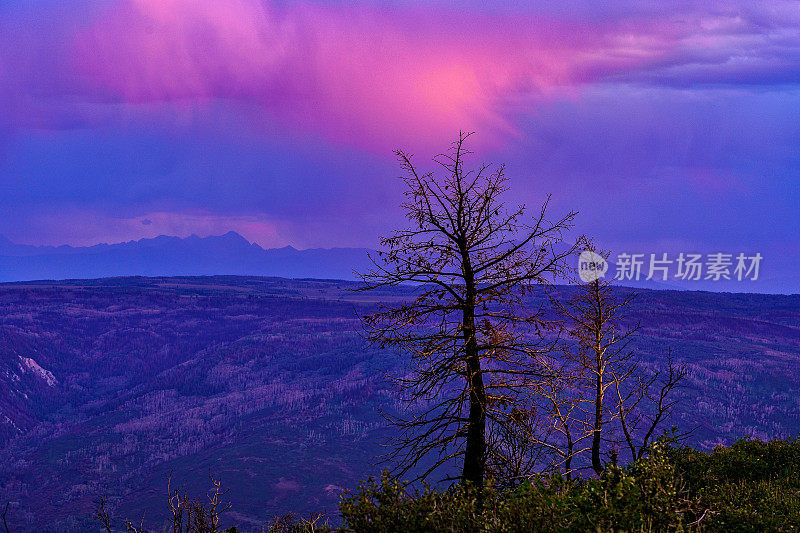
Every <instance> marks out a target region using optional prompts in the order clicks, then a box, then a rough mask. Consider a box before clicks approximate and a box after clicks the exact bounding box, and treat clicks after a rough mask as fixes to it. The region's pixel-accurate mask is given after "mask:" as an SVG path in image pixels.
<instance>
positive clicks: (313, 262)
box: [0, 231, 800, 294]
mask: <svg viewBox="0 0 800 533" xmlns="http://www.w3.org/2000/svg"><path fill="white" fill-rule="evenodd" d="M367 251H368V250H367V249H366V248H314V249H308V250H297V249H295V248H293V247H291V246H286V247H284V248H267V249H265V248H262V247H261V246H259V245H258V244H256V243H251V242H250V241H248V240H247V239H245V238H244V237H242V236H241V235H239V234H238V233H236V232H235V231H229V232H228V233H226V234H224V235H217V236H209V237H198V236H197V235H192V236H190V237H186V238H181V237H170V236H166V235H160V236H158V237H155V238H150V239H140V240H137V241H128V242H124V243H119V244H96V245H94V246H67V245H64V246H31V245H24V244H15V243H13V242H12V241H10V240H9V239H8V238H6V237H4V236H2V235H0V282H12V281H34V280H63V279H95V278H105V277H120V276H217V275H229V276H230V275H232V276H274V277H282V278H292V279H307V278H315V279H341V280H356V279H357V278H356V276H355V272H364V271H365V270H367V269H368V267H369V266H370V265H371V263H370V261H369V259H368V258H367ZM610 263H611V266H610V269H609V272H608V274H607V276H608V277H613V276H614V274H615V271H616V268H617V267H616V265H615V264H614V262H613V261H611V262H610ZM792 263H793V262H792V261H791V258H790V257H788V256H787V257H773V256H769V257H766V258H765V259H764V264H763V265H762V270H761V272H760V275H759V278H758V280H757V281H752V280H745V281H737V280H736V279H731V280H720V281H709V280H700V281H682V280H677V279H669V280H667V281H661V280H658V279H653V280H650V281H648V280H646V279H645V277H646V276H647V270H646V265H645V267H644V269H643V274H642V277H641V279H640V280H638V281H636V280H625V281H624V282H619V283H618V284H619V285H625V286H630V287H636V288H646V289H669V290H703V291H712V292H740V293H741V292H747V293H768V294H770V293H771V294H797V293H800V272H797V268H798V267H797V266H796V265H794V264H792ZM562 282H563V280H562Z"/></svg>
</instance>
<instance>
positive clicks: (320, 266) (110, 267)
mask: <svg viewBox="0 0 800 533" xmlns="http://www.w3.org/2000/svg"><path fill="white" fill-rule="evenodd" d="M368 265H369V259H368V258H367V250H366V249H365V248H330V249H323V248H317V249H309V250H297V249H295V248H292V247H291V246H286V247H285V248H275V249H264V248H262V247H261V246H259V245H258V244H255V243H251V242H249V241H248V240H247V239H245V238H244V237H242V236H241V235H239V234H238V233H236V232H234V231H230V232H228V233H226V234H224V235H219V236H211V237H198V236H197V235H192V236H191V237H186V238H180V237H168V236H166V235H161V236H159V237H155V238H152V239H141V240H138V241H129V242H124V243H119V244H97V245H94V246H80V247H73V246H30V245H23V244H15V243H13V242H11V241H10V240H8V239H7V238H6V237H4V236H2V235H0V282H5V281H29V280H59V279H86V278H103V277H115V276H202V275H215V274H229V275H243V276H279V277H286V278H318V279H344V280H353V279H356V278H355V275H354V271H363V270H364V269H366V268H367V266H368Z"/></svg>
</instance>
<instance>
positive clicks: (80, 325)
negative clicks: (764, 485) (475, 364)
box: [0, 277, 800, 531]
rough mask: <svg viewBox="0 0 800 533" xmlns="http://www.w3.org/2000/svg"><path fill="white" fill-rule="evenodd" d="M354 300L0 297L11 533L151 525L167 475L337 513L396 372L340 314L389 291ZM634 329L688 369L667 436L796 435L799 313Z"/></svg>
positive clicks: (695, 310)
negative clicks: (96, 518) (96, 513)
mask: <svg viewBox="0 0 800 533" xmlns="http://www.w3.org/2000/svg"><path fill="white" fill-rule="evenodd" d="M353 286H354V284H352V283H349V282H337V281H314V280H300V281H295V280H286V279H279V278H255V277H195V278H192V277H184V278H115V279H103V280H89V281H72V282H58V283H53V282H50V283H46V282H35V283H17V284H4V285H0V332H1V333H2V335H0V406H2V413H3V415H4V416H3V419H2V420H0V443H2V449H1V450H0V500H3V499H8V500H10V501H11V502H12V504H11V507H10V510H9V517H10V525H12V526H13V527H12V530H15V529H16V528H18V527H22V528H24V529H31V528H32V527H33V526H36V527H37V528H38V530H42V531H70V530H85V528H86V527H89V526H87V524H90V522H88V521H87V520H88V514H89V512H90V510H91V508H92V507H93V504H94V501H95V500H96V498H97V497H98V496H99V495H101V494H104V493H107V494H109V495H110V501H111V505H112V506H114V507H115V512H116V513H117V514H118V515H123V516H131V517H136V516H137V513H138V512H139V510H140V509H145V508H147V509H149V510H150V511H149V513H155V512H158V511H160V510H162V509H163V507H164V506H163V494H164V492H165V487H166V478H167V475H168V473H169V472H170V471H173V472H174V474H173V478H174V479H175V480H179V481H183V480H186V481H187V482H189V483H191V485H190V486H189V488H190V490H192V491H196V492H197V493H200V491H201V490H204V489H205V488H206V483H205V480H206V479H207V475H208V472H209V470H211V471H213V472H214V473H215V474H216V475H218V476H219V477H221V478H222V480H223V482H225V483H226V484H227V485H228V486H230V487H231V489H232V492H231V495H230V496H231V499H232V500H233V502H234V509H235V510H236V513H237V514H236V515H235V516H234V517H232V518H235V520H236V521H237V523H239V524H240V525H247V524H258V523H261V522H262V521H263V520H264V519H266V518H268V517H269V516H271V515H273V514H276V513H282V512H285V511H288V510H293V511H303V510H321V509H322V510H324V509H329V510H333V509H335V505H336V502H337V501H338V497H339V494H340V492H341V490H342V488H345V487H353V486H354V485H355V483H356V482H357V481H358V480H359V479H362V478H363V477H365V476H366V475H368V474H371V473H376V472H378V471H379V470H380V467H379V466H376V465H373V464H372V463H373V459H374V457H375V456H376V454H378V453H380V447H379V446H378V444H377V442H378V440H379V438H380V436H381V435H382V434H384V431H385V429H384V426H383V423H382V421H381V418H380V417H379V415H378V414H377V412H376V411H377V408H378V407H384V408H389V409H391V408H392V406H393V400H392V396H391V394H390V393H389V391H388V389H387V384H386V382H385V380H384V378H383V377H382V374H381V372H382V371H387V370H388V371H392V370H397V369H399V368H400V365H401V364H402V361H401V360H400V359H398V358H397V357H396V356H395V355H394V354H391V353H386V352H380V351H378V350H375V349H371V348H369V347H367V346H365V345H364V343H363V341H362V340H361V338H360V337H359V335H358V321H357V319H356V316H355V313H356V312H364V311H366V310H368V309H369V308H370V307H371V306H372V305H374V303H375V302H374V300H373V299H381V300H390V299H397V298H402V297H403V295H404V290H401V289H397V290H387V291H385V292H384V293H382V294H371V295H369V297H365V296H364V295H360V294H359V295H355V294H353V293H350V292H348V291H347V289H348V288H351V287H353ZM562 290H567V289H562ZM620 290H625V289H620ZM534 303H535V302H534ZM633 318H634V320H640V321H641V322H642V324H643V326H644V327H643V330H642V335H641V337H640V338H639V339H638V340H637V343H636V348H637V350H638V351H640V353H642V355H643V356H644V358H645V359H646V360H647V361H648V362H649V363H650V364H653V365H658V364H659V361H661V358H660V356H661V355H663V353H664V352H665V351H666V348H667V347H668V346H670V347H671V348H672V350H673V353H674V354H675V355H676V356H677V358H678V359H679V360H681V361H685V362H686V363H687V364H688V365H689V368H690V370H691V375H690V377H689V381H688V387H687V388H685V389H684V390H683V391H682V392H681V394H682V395H683V398H684V401H683V402H682V403H681V405H680V408H679V411H678V412H677V413H676V417H675V418H676V419H675V420H674V422H675V423H676V424H678V425H680V426H681V427H684V428H688V427H694V426H699V429H698V431H697V432H696V434H695V436H694V437H693V439H694V440H693V444H695V445H696V446H698V447H699V448H701V449H710V448H712V447H713V446H714V444H715V443H718V442H728V443H729V442H732V441H733V440H734V439H736V438H738V437H742V436H745V435H752V436H755V437H780V436H788V435H793V434H796V433H797V432H798V431H800V415H798V413H799V412H800V409H798V407H800V405H798V402H800V400H798V398H800V375H798V374H797V372H796V371H795V370H796V368H797V365H798V364H800V296H768V295H748V294H715V293H700V292H696V293H693V292H676V291H641V294H640V297H639V298H638V299H637V300H636V303H635V306H634V317H633ZM84 517H86V518H84ZM148 518H150V519H158V518H159V517H158V516H154V515H153V514H149V515H148Z"/></svg>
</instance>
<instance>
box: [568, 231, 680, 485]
mask: <svg viewBox="0 0 800 533" xmlns="http://www.w3.org/2000/svg"><path fill="white" fill-rule="evenodd" d="M589 248H590V249H592V251H594V249H593V247H591V245H590V246H589ZM598 253H599V254H600V255H604V256H608V253H607V252H605V253H604V252H598ZM635 297H636V294H635V293H633V292H628V293H626V294H622V295H620V294H619V293H616V292H615V291H614V290H613V286H612V282H611V281H610V280H607V279H604V278H602V277H598V278H597V279H595V280H594V281H591V282H589V283H585V284H581V285H578V289H577V292H576V294H575V295H574V296H573V297H572V298H570V299H567V300H566V301H564V302H562V301H559V300H554V302H555V304H556V306H557V307H558V308H559V309H560V311H561V313H562V315H563V316H564V317H565V319H566V329H567V331H568V333H569V335H570V336H571V337H572V339H573V340H574V341H575V342H574V344H573V345H572V346H571V347H570V348H567V349H566V350H565V351H564V353H565V359H566V364H567V365H568V366H571V368H572V370H571V374H570V375H571V376H572V378H571V379H573V380H574V384H573V386H575V387H578V388H579V389H581V390H582V392H581V401H580V404H579V405H580V408H579V411H582V412H583V413H584V414H585V415H587V416H584V417H581V416H577V417H576V416H570V419H571V421H572V423H573V424H574V425H576V426H577V427H578V434H580V426H581V425H583V426H584V427H585V428H586V430H585V432H587V433H588V434H589V435H590V436H591V447H590V452H591V465H592V469H593V470H594V471H595V473H597V474H600V473H602V471H603V461H602V457H601V456H602V446H603V442H604V441H605V442H608V443H611V445H612V446H613V447H616V446H617V445H618V444H623V445H624V446H626V447H627V448H628V449H629V450H630V451H631V456H632V458H633V459H636V458H639V457H641V456H642V455H643V454H644V452H645V451H646V449H647V447H648V445H649V444H650V442H651V439H652V437H653V435H654V433H655V432H656V430H657V429H658V428H659V427H660V426H661V425H662V424H663V422H664V421H665V420H666V419H667V417H668V415H669V414H670V412H671V411H672V408H673V407H674V405H675V403H676V402H677V400H676V399H675V398H674V394H672V393H673V391H674V389H675V388H676V387H678V386H679V384H680V382H681V380H682V379H683V377H684V376H685V375H686V370H685V368H684V367H682V366H678V365H676V364H675V362H674V360H673V358H672V353H671V351H669V350H668V354H667V368H666V370H665V371H659V372H655V373H652V374H648V373H647V372H645V370H644V369H643V368H642V366H641V364H640V362H639V359H638V357H637V356H636V354H635V353H634V351H633V350H631V349H630V343H631V341H632V340H633V338H634V337H635V336H636V334H637V333H638V331H639V329H640V325H639V324H638V323H630V321H629V316H628V312H629V310H630V305H631V303H632V302H633V300H634V298H635ZM626 322H628V323H627V324H626ZM612 422H614V423H615V425H616V424H617V423H618V424H619V426H620V428H621V432H620V431H616V430H615V429H613V428H608V429H607V427H608V426H610V425H611V424H612ZM620 433H621V436H620ZM615 451H616V450H615Z"/></svg>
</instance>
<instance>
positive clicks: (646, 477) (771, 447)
mask: <svg viewBox="0 0 800 533" xmlns="http://www.w3.org/2000/svg"><path fill="white" fill-rule="evenodd" d="M187 501H188V500H187ZM339 513H340V519H339V520H331V522H338V523H340V524H341V525H339V526H338V527H334V526H331V525H330V522H329V521H328V520H327V519H326V518H325V517H323V516H321V515H312V516H310V517H309V518H303V517H301V516H299V515H285V516H282V517H279V518H278V519H276V520H274V521H273V522H272V523H271V524H270V525H269V526H268V528H267V531H269V532H270V533H317V532H333V531H341V532H370V533H372V532H375V533H381V532H386V533H389V532H404V533H415V532H453V533H461V532H464V533H515V532H530V531H536V532H543V533H547V532H562V531H564V532H581V533H582V532H586V531H600V532H611V531H614V532H637V533H638V532H661V531H674V532H749V531H752V532H758V531H798V530H800V439H791V440H773V441H769V442H762V441H759V440H749V439H745V440H740V441H738V442H736V443H735V444H734V445H732V446H729V447H719V448H717V449H715V450H714V451H712V452H710V453H704V452H699V451H697V450H694V449H692V448H689V447H676V446H674V445H670V444H669V443H668V442H667V441H664V440H662V441H659V442H657V443H656V444H654V445H653V446H651V448H650V449H649V453H648V454H647V455H646V456H645V457H644V458H642V459H640V460H638V461H635V462H634V463H631V464H628V465H625V466H617V465H615V464H607V465H606V467H605V470H604V472H603V474H602V475H601V476H600V477H597V478H595V477H592V478H583V479H581V478H579V479H567V478H565V477H563V476H560V475H541V476H538V477H536V478H534V479H533V480H531V481H526V482H524V483H522V484H520V485H517V486H516V487H514V488H510V489H504V490H498V489H496V488H495V487H494V486H493V484H492V483H491V480H489V481H488V482H487V484H486V487H485V488H484V489H483V491H478V490H476V489H475V488H474V487H472V486H470V485H463V484H455V485H453V486H451V487H449V488H447V489H437V488H433V487H431V486H429V485H424V486H422V487H420V488H418V489H412V488H409V487H408V486H407V485H405V484H403V483H402V482H400V481H399V480H397V479H395V478H392V477H390V476H389V475H387V474H385V475H383V476H382V477H381V478H380V479H377V480H376V479H369V480H367V481H365V482H363V483H361V484H360V485H359V486H358V487H357V488H356V489H355V490H354V491H349V492H346V493H345V494H344V495H343V497H342V500H341V502H340V505H339ZM211 522H212V523H213V521H211ZM186 523H187V528H186V529H185V531H191V532H195V531H201V532H203V533H205V532H214V531H218V529H216V525H213V526H211V527H209V528H207V529H206V528H203V529H196V528H195V527H194V526H193V525H191V524H193V522H192V521H191V520H189V521H187V522H186ZM129 530H131V529H129ZM132 531H137V529H133V530H132ZM138 531H142V529H138ZM181 531H183V529H181ZM229 531H236V529H235V528H231V529H230V530H229Z"/></svg>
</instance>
